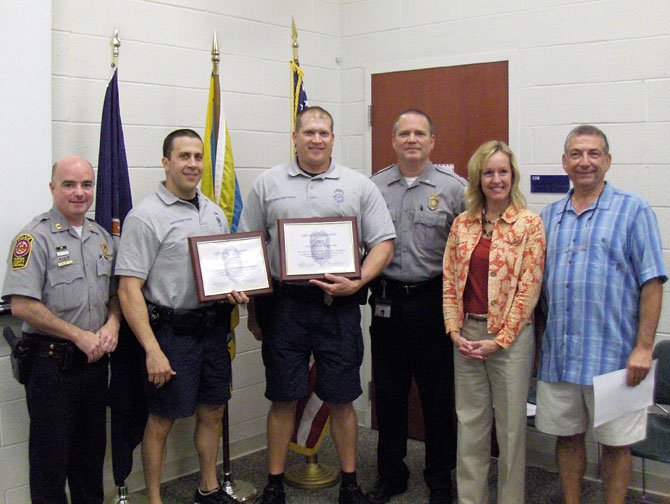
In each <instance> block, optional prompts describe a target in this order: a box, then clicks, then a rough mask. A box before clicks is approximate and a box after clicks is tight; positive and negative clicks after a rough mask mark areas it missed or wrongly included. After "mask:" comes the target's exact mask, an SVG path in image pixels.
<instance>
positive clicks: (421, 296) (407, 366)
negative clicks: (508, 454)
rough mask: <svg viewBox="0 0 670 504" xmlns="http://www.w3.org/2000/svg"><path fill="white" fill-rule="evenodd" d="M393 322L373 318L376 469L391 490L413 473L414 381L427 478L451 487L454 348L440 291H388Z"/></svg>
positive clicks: (428, 481) (372, 301) (430, 484)
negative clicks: (410, 422)
mask: <svg viewBox="0 0 670 504" xmlns="http://www.w3.org/2000/svg"><path fill="white" fill-rule="evenodd" d="M386 294H387V297H388V298H390V299H391V301H392V306H391V317H390V318H382V317H376V316H374V308H375V300H376V299H379V296H376V295H375V294H374V293H373V295H372V297H371V298H370V304H371V306H372V310H373V317H372V326H371V327H370V334H371V338H372V366H373V374H374V380H375V406H376V412H377V422H378V426H379V441H378V445H377V470H378V473H379V475H380V476H381V477H382V478H383V479H384V480H386V481H388V482H389V483H390V484H391V485H393V486H403V485H404V484H405V483H406V482H407V479H408V478H409V470H408V468H407V466H406V465H405V463H404V461H403V459H404V458H405V455H406V454H407V407H408V404H407V403H408V395H409V390H410V386H411V378H412V375H413V376H414V378H415V380H416V383H417V387H418V389H419V396H420V399H421V407H422V409H423V418H424V428H425V434H426V467H425V470H424V473H423V474H424V479H425V481H426V484H427V485H428V488H430V489H431V490H438V489H447V488H450V486H451V476H450V472H451V469H453V468H454V467H455V466H456V426H455V422H454V419H455V414H454V360H453V345H452V343H451V340H450V339H449V337H448V336H447V335H446V333H445V330H444V322H443V318H442V290H441V286H440V285H439V283H438V285H436V286H435V288H431V289H429V290H424V291H422V292H418V293H416V294H413V295H412V294H410V295H406V294H402V293H400V292H397V291H396V292H388V291H387V292H386Z"/></svg>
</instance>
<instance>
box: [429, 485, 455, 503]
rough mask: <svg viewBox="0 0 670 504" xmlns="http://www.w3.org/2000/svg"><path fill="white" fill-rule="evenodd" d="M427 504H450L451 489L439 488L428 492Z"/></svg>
mask: <svg viewBox="0 0 670 504" xmlns="http://www.w3.org/2000/svg"><path fill="white" fill-rule="evenodd" d="M428 502H429V504H451V502H452V500H451V489H449V488H440V489H436V490H431V491H430V500H429V501H428Z"/></svg>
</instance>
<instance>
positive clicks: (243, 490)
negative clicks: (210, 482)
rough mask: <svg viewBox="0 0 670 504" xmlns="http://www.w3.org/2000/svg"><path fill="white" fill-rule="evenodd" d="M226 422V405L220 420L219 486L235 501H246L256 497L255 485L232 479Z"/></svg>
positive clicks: (227, 425)
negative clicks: (220, 457)
mask: <svg viewBox="0 0 670 504" xmlns="http://www.w3.org/2000/svg"><path fill="white" fill-rule="evenodd" d="M229 439H230V438H229V424H228V405H226V409H225V411H224V413H223V420H221V445H222V447H223V481H221V488H223V490H224V491H225V492H226V493H227V494H228V495H230V496H231V497H232V498H233V499H235V500H236V501H237V502H248V501H250V500H253V499H254V498H256V494H257V491H256V487H255V486H253V485H252V484H251V483H248V482H246V481H240V480H235V479H233V476H232V474H231V472H230V445H229V444H228V440H229Z"/></svg>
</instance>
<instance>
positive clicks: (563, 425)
mask: <svg viewBox="0 0 670 504" xmlns="http://www.w3.org/2000/svg"><path fill="white" fill-rule="evenodd" d="M535 426H536V427H537V428H538V430H540V431H542V432H544V433H546V434H553V435H555V436H573V435H575V434H583V433H585V432H586V430H587V428H593V439H594V440H595V441H596V442H598V443H601V444H604V445H606V446H627V445H631V444H633V443H636V442H638V441H641V440H642V439H644V438H645V437H646V435H647V410H646V409H643V410H640V411H634V412H633V413H627V414H626V415H624V416H622V417H619V418H616V419H614V420H612V421H610V422H607V423H604V424H602V425H599V426H598V427H593V387H592V386H588V385H577V384H575V383H568V382H556V383H553V382H545V381H538V382H537V414H536V416H535Z"/></svg>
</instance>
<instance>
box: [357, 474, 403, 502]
mask: <svg viewBox="0 0 670 504" xmlns="http://www.w3.org/2000/svg"><path fill="white" fill-rule="evenodd" d="M406 491H407V483H405V484H403V485H392V484H391V483H389V482H388V481H386V480H384V479H382V478H381V477H379V476H377V480H376V481H375V484H374V485H372V488H371V489H370V491H369V492H368V493H367V494H366V497H367V498H368V501H369V502H370V503H371V504H386V503H387V502H388V501H389V500H390V499H391V497H393V496H394V495H399V494H401V493H403V492H406Z"/></svg>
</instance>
